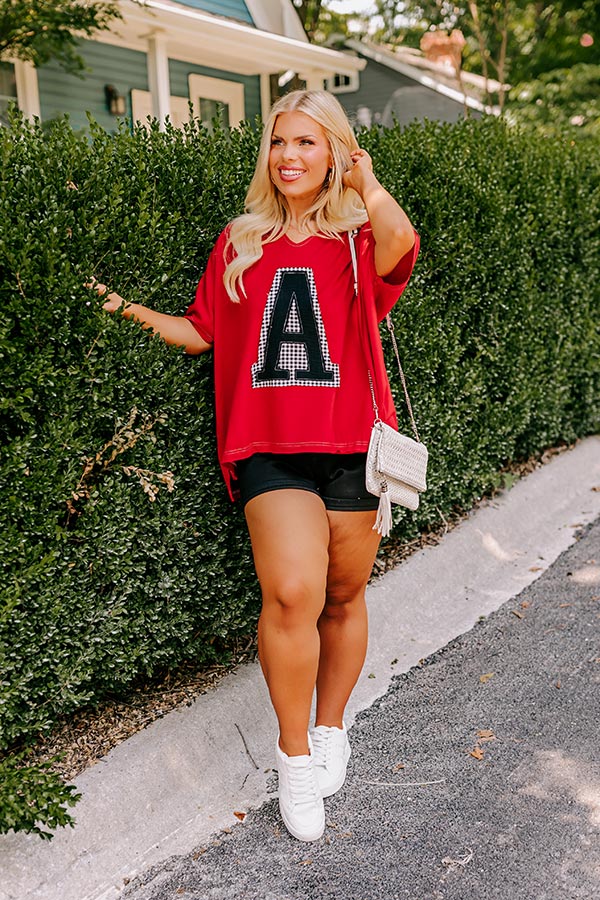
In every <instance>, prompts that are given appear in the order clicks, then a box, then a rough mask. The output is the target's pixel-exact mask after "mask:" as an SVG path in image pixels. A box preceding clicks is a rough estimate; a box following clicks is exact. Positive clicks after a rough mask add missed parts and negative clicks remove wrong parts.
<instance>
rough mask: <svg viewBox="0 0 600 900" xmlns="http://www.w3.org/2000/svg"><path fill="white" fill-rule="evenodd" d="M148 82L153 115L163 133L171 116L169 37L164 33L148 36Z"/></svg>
mask: <svg viewBox="0 0 600 900" xmlns="http://www.w3.org/2000/svg"><path fill="white" fill-rule="evenodd" d="M147 57H148V82H149V85H150V93H151V95H152V115H153V116H155V118H157V119H158V125H159V128H160V130H161V131H164V130H165V122H166V118H167V116H168V115H170V114H171V83H170V80H169V57H168V54H167V36H166V34H165V33H164V32H161V31H153V32H152V34H150V35H148V53H147Z"/></svg>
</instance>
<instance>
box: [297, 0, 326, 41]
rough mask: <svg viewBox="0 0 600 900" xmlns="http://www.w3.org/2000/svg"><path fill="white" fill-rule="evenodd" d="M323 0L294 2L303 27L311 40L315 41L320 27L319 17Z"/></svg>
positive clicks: (298, 0) (299, 0)
mask: <svg viewBox="0 0 600 900" xmlns="http://www.w3.org/2000/svg"><path fill="white" fill-rule="evenodd" d="M322 5H323V0H294V6H295V7H296V9H297V10H298V15H299V17H300V21H301V22H302V27H303V28H304V30H305V32H306V34H307V35H308V38H309V40H311V41H313V40H314V37H315V32H316V30H317V27H318V25H319V16H320V14H321V6H322Z"/></svg>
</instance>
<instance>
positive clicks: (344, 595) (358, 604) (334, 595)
mask: <svg viewBox="0 0 600 900" xmlns="http://www.w3.org/2000/svg"><path fill="white" fill-rule="evenodd" d="M364 603H365V587H364V585H359V586H356V585H336V586H335V587H328V588H327V592H326V595H325V605H324V607H323V612H322V615H323V616H326V617H327V618H332V619H333V618H337V619H340V618H346V617H347V616H349V615H354V614H355V613H356V611H357V610H359V609H360V610H361V611H362V608H363V607H364Z"/></svg>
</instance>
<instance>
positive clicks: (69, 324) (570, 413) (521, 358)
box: [0, 119, 600, 831]
mask: <svg viewBox="0 0 600 900" xmlns="http://www.w3.org/2000/svg"><path fill="white" fill-rule="evenodd" d="M361 140H362V143H363V146H365V147H366V148H367V149H368V150H369V152H371V154H372V156H373V159H374V162H375V167H376V171H377V172H378V174H379V176H380V178H381V180H382V181H383V183H384V184H385V185H386V186H387V187H388V188H389V190H390V191H391V192H392V193H393V194H394V195H395V196H396V197H397V198H398V199H399V200H400V201H401V202H402V204H403V205H404V206H405V208H406V209H407V211H408V213H409V215H410V216H411V218H412V219H413V221H414V223H415V225H416V227H417V229H418V230H419V231H420V233H421V236H422V247H423V249H422V253H421V256H420V259H419V262H418V264H417V268H416V271H415V273H414V276H413V279H412V281H411V284H410V286H409V288H408V289H407V292H406V294H405V295H404V299H403V302H402V303H400V304H398V307H397V309H396V310H395V321H396V327H397V331H398V335H399V342H400V347H401V352H402V356H403V361H404V365H405V368H406V371H407V373H408V377H409V382H410V387H411V393H412V396H413V402H414V406H415V410H416V414H417V418H418V420H419V424H420V427H421V432H422V437H423V439H424V440H425V441H426V442H427V443H428V444H429V446H430V453H431V458H430V472H429V483H430V488H429V490H428V492H427V493H426V494H425V495H424V497H423V500H422V505H421V508H420V510H419V512H418V514H407V513H406V512H405V511H402V510H398V511H396V521H397V524H396V535H399V536H401V537H402V536H406V537H408V536H411V535H412V534H414V532H415V531H416V530H417V529H420V528H424V527H426V526H428V525H430V524H432V523H434V522H436V521H438V520H439V517H440V515H441V514H446V513H448V512H449V511H451V510H452V509H456V508H466V507H468V506H469V505H470V504H471V503H472V501H473V499H474V498H475V497H477V496H479V495H480V494H481V493H482V492H484V491H486V490H487V489H489V488H490V486H491V485H493V484H494V483H495V481H496V480H497V472H498V470H499V469H500V467H502V466H503V465H504V464H506V463H507V462H508V461H511V460H515V459H519V458H522V457H526V456H528V455H530V454H532V453H535V452H538V451H541V450H542V449H543V448H544V447H546V446H548V445H550V444H552V443H555V442H557V441H560V440H565V441H571V440H573V439H574V438H576V437H578V436H581V435H585V434H587V433H590V432H593V431H595V430H597V429H598V424H599V423H598V417H599V411H600V403H599V402H598V400H599V394H600V391H599V365H598V360H599V343H600V340H599V336H598V330H597V322H598V311H599V306H600V304H599V297H598V290H599V289H598V285H599V284H600V272H599V266H600V262H599V261H600V237H599V230H598V223H599V221H600V189H599V173H600V152H598V151H597V150H596V152H595V154H593V153H592V150H591V148H590V147H589V146H588V147H586V148H585V149H583V148H579V147H578V146H576V145H573V144H571V143H569V142H566V141H565V142H561V141H559V140H540V139H539V138H536V137H535V136H533V135H528V134H525V133H520V132H518V131H511V130H509V129H507V128H506V127H505V125H504V124H503V123H502V122H500V121H497V120H494V119H490V120H487V119H486V120H482V121H469V122H465V123H461V124H460V125H456V126H440V125H436V124H431V123H427V124H424V125H418V124H415V125H414V126H411V127H410V128H407V129H405V130H403V131H401V130H399V129H391V130H387V131H381V130H377V129H374V130H372V131H370V132H365V133H364V134H363V135H362V138H361ZM257 143H258V138H257V133H256V130H255V129H254V128H253V127H252V126H251V125H248V124H246V125H244V126H242V128H241V129H240V130H234V131H232V132H231V133H223V132H221V131H219V130H218V129H217V130H216V131H215V132H214V133H212V134H209V133H208V132H207V131H206V130H205V129H203V128H202V127H196V126H193V127H189V128H188V129H187V130H186V132H185V134H182V133H180V132H178V131H176V130H168V131H167V132H166V133H164V134H163V133H159V131H158V130H157V129H156V128H155V129H153V130H151V131H150V132H146V131H145V130H143V129H140V130H138V131H136V132H135V133H134V134H130V133H129V132H128V131H126V130H123V131H122V132H121V133H119V134H117V135H116V136H112V135H108V134H106V133H105V132H103V131H102V130H100V129H99V128H97V127H96V126H94V125H93V124H92V126H91V133H90V135H88V136H87V137H82V136H80V135H79V136H78V135H76V134H74V133H73V131H72V130H71V128H70V126H69V124H68V122H62V123H61V122H59V123H56V124H54V125H53V126H52V127H51V128H50V129H49V130H48V131H47V132H43V131H42V130H41V129H40V128H38V127H34V126H30V125H27V124H25V123H23V122H22V121H20V120H15V121H14V122H13V125H12V129H11V130H4V131H2V132H0V148H1V149H0V152H1V154H2V174H3V178H2V185H1V187H0V272H1V284H0V380H1V383H2V391H1V396H0V432H1V435H2V442H1V449H0V485H1V490H0V517H1V520H2V523H3V530H2V536H1V541H2V545H1V549H0V560H1V563H0V565H1V579H0V632H1V635H0V673H1V674H0V679H1V681H0V746H1V747H3V748H4V753H5V759H4V762H0V768H1V767H2V766H4V769H5V771H6V772H13V773H14V768H15V765H17V766H22V765H25V764H26V763H27V758H26V757H25V758H22V757H20V756H14V754H16V753H17V751H21V750H23V749H24V748H27V746H28V745H30V744H31V742H32V741H34V740H35V739H36V738H37V737H38V736H39V735H45V734H47V733H48V732H49V731H50V730H51V729H52V727H53V725H54V724H55V723H56V721H57V719H58V718H59V717H61V716H64V715H65V714H68V713H69V712H72V711H73V710H75V709H77V708H79V707H82V706H85V705H90V704H94V703H95V702H97V701H98V700H99V699H100V698H102V697H105V696H106V695H107V693H109V692H115V691H120V690H122V689H123V688H124V687H126V686H127V685H130V684H131V683H132V682H133V680H134V679H136V678H139V677H142V676H151V675H153V674H155V673H157V672H160V671H164V669H165V668H166V667H173V666H175V665H177V664H178V663H179V662H181V661H183V660H189V659H194V660H196V661H197V662H198V664H203V663H208V662H210V661H213V660H214V659H216V658H220V657H221V656H222V653H223V647H225V646H226V642H227V640H229V639H231V638H232V637H235V636H236V635H242V634H247V633H249V632H250V631H252V629H253V628H254V626H255V622H256V618H257V615H258V611H259V595H258V590H257V587H256V583H255V577H254V572H253V567H252V563H251V556H250V549H249V542H248V540H247V539H246V536H245V526H244V522H243V517H242V515H241V513H240V510H239V508H238V507H237V506H231V504H230V503H229V500H228V499H227V496H226V492H225V489H224V486H223V484H222V482H221V479H220V475H219V471H218V466H217V462H216V453H215V443H214V437H213V435H214V420H213V403H212V386H211V360H210V357H209V356H206V357H201V358H197V357H196V358H194V357H186V356H185V355H184V354H183V353H182V352H180V351H178V350H175V349H172V348H168V347H167V346H166V345H165V344H164V343H163V342H162V341H160V340H158V339H153V338H152V337H151V336H150V335H148V334H147V333H146V332H143V331H142V330H140V329H139V327H138V326H136V325H135V324H134V323H131V322H126V321H125V320H122V319H119V318H113V317H110V316H108V315H106V314H105V313H103V312H102V310H101V309H100V303H99V302H98V300H97V299H96V298H95V297H93V296H90V292H89V291H87V290H86V289H84V288H83V287H82V284H83V282H84V281H85V280H86V278H88V277H89V276H90V275H91V274H94V275H95V276H97V277H98V278H100V279H101V280H104V281H106V282H107V283H108V284H109V286H110V287H111V288H113V289H115V290H118V291H119V293H121V294H123V295H124V296H125V297H127V298H128V299H131V300H135V301H138V302H143V303H147V304H148V305H151V306H154V307H156V308H158V309H160V310H162V311H164V312H171V313H181V312H182V311H183V310H184V309H185V307H186V306H187V304H188V303H189V302H190V300H191V298H192V296H193V292H194V287H195V283H196V281H197V279H198V276H199V274H200V273H201V271H202V269H203V266H204V264H205V261H206V258H207V255H208V253H209V250H210V248H211V246H212V244H213V242H214V240H215V238H216V236H217V234H218V233H219V231H220V230H221V229H222V227H223V226H224V224H225V223H226V222H227V221H228V220H229V219H230V218H231V217H232V216H233V215H234V214H236V213H238V212H239V211H240V210H241V209H242V205H243V198H244V195H245V190H246V186H247V184H248V181H249V178H250V175H251V172H252V168H253V163H254V159H255V155H256V149H257ZM388 362H389V364H390V374H391V378H392V381H393V384H394V390H395V393H396V396H397V398H398V400H399V406H400V397H401V391H400V390H399V386H398V384H397V376H394V371H393V366H392V362H393V357H392V354H391V353H389V354H388ZM169 473H172V476H171V475H170V474H169ZM171 478H172V483H171ZM171 488H173V489H172V490H171ZM11 767H12V768H11ZM48 777H49V775H48V773H47V772H46V771H43V770H36V769H33V768H32V769H31V770H30V771H29V773H28V774H24V775H23V777H22V784H23V789H22V790H19V789H18V788H16V787H15V784H16V783H17V781H18V779H16V780H15V777H13V776H12V775H11V777H7V778H6V779H5V785H8V787H5V788H4V795H3V794H2V788H0V831H1V830H6V829H8V828H10V827H14V828H17V829H18V828H23V829H25V830H31V829H32V827H34V826H32V819H31V811H32V808H33V809H35V812H36V813H37V815H38V824H39V823H40V822H41V823H46V824H47V825H48V826H49V827H52V826H53V825H56V824H59V823H60V822H64V821H69V814H68V813H67V812H66V811H65V810H64V809H63V812H62V813H61V815H62V819H57V818H56V815H57V814H56V808H54V809H53V810H50V811H48V803H47V798H48V792H49V791H50V788H49V786H48V785H49V782H48ZM36 784H37V785H39V789H38V794H39V803H38V804H37V807H36V800H35V796H36V788H35V786H36ZM53 790H54V797H55V799H57V798H58V799H60V800H61V801H62V802H64V803H68V802H70V800H71V799H72V795H71V794H69V792H68V789H65V788H64V787H63V788H61V787H59V783H58V782H57V783H56V784H55V785H54V788H53ZM61 790H62V791H63V793H62V794H61V793H60V791H61ZM65 790H66V791H67V792H66V793H65ZM32 798H33V799H32ZM19 804H21V807H20V808H21V809H22V811H23V814H22V816H21V817H19V814H18V809H19ZM55 806H56V804H55ZM61 809H62V807H61ZM53 816H54V818H53Z"/></svg>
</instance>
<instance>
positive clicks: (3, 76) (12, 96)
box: [0, 62, 17, 125]
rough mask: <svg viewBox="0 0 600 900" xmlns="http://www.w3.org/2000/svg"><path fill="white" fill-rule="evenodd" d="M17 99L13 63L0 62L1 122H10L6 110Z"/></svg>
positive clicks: (2, 123)
mask: <svg viewBox="0 0 600 900" xmlns="http://www.w3.org/2000/svg"><path fill="white" fill-rule="evenodd" d="M16 99H17V80H16V77H15V67H14V66H13V64H12V63H5V62H3V63H0V124H1V125H6V124H8V122H7V118H6V112H7V110H8V107H9V104H10V103H14V102H15V101H16Z"/></svg>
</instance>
